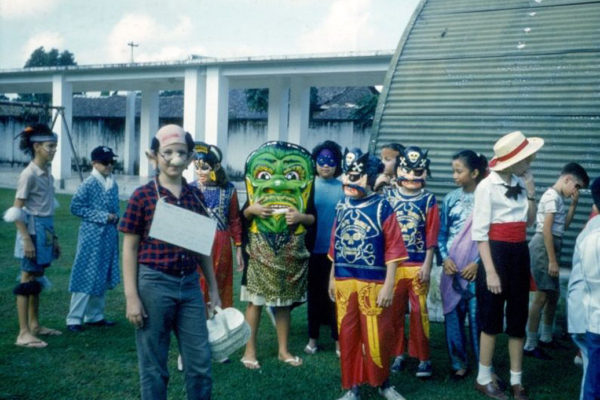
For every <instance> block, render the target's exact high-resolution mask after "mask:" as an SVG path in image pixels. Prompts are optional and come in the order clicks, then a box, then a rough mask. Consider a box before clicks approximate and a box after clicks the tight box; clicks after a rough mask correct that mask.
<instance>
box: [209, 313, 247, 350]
mask: <svg viewBox="0 0 600 400" xmlns="http://www.w3.org/2000/svg"><path fill="white" fill-rule="evenodd" d="M206 326H207V328H208V343H209V344H210V349H211V352H212V358H213V360H216V361H220V360H223V359H225V358H227V357H229V355H231V353H233V352H234V351H236V350H237V349H239V348H240V347H242V346H244V345H245V344H246V343H247V342H248V339H250V325H248V323H247V322H246V320H245V318H244V314H242V313H241V311H239V310H237V309H235V308H233V307H229V308H226V309H224V310H223V309H221V308H220V307H216V309H215V314H214V315H213V316H212V318H210V319H208V320H207V321H206Z"/></svg>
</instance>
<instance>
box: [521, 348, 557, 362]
mask: <svg viewBox="0 0 600 400" xmlns="http://www.w3.org/2000/svg"><path fill="white" fill-rule="evenodd" d="M523 354H525V355H526V356H527V357H535V358H537V359H538V360H552V357H550V356H549V355H548V354H546V352H545V351H544V350H542V349H540V348H539V347H534V348H533V349H532V350H525V349H523Z"/></svg>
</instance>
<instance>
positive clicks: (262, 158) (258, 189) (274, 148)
mask: <svg viewBox="0 0 600 400" xmlns="http://www.w3.org/2000/svg"><path fill="white" fill-rule="evenodd" d="M314 171H315V167H314V164H313V160H312V158H311V155H310V153H309V152H308V151H307V150H306V149H304V148H302V147H300V146H297V145H295V144H292V143H287V142H281V141H271V142H267V143H265V144H263V145H262V146H260V147H259V148H258V149H256V150H255V151H254V152H252V153H251V154H250V155H249V156H248V159H247V160H246V172H245V174H246V189H247V191H248V202H249V204H250V205H252V204H254V203H256V202H260V204H262V205H263V206H266V207H269V208H271V209H273V210H274V213H273V215H271V216H270V217H269V218H258V217H256V218H254V219H253V220H252V224H251V226H250V231H251V232H255V233H256V232H262V233H283V232H286V231H287V230H288V226H287V224H286V221H285V211H286V210H287V209H289V208H290V207H294V208H296V209H297V210H298V211H299V212H301V213H305V212H306V208H307V204H308V201H309V197H310V194H311V190H312V187H313V179H314V175H315V173H314ZM304 230H305V229H304V227H303V226H302V225H301V224H300V225H299V226H298V227H297V228H296V231H295V233H296V234H299V233H301V232H303V231H304Z"/></svg>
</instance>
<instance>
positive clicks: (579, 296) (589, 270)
mask: <svg viewBox="0 0 600 400" xmlns="http://www.w3.org/2000/svg"><path fill="white" fill-rule="evenodd" d="M590 191H591V193H592V200H593V205H592V211H593V212H594V213H595V216H594V217H592V218H590V220H589V221H588V223H587V224H586V226H585V228H584V229H583V231H582V232H581V233H580V234H579V236H577V241H576V242H575V250H574V252H573V268H572V269H571V275H570V276H569V286H568V294H567V316H568V322H569V333H570V334H571V338H572V339H573V342H575V344H576V345H577V347H578V348H579V350H580V352H581V358H582V361H583V377H582V379H581V394H580V396H579V398H580V399H581V400H584V399H598V398H600V368H599V367H598V366H599V365H600V302H599V301H598V299H600V252H599V251H598V249H600V216H598V211H599V210H600V178H596V179H594V181H593V182H592V185H591V186H590Z"/></svg>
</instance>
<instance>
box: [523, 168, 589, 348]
mask: <svg viewBox="0 0 600 400" xmlns="http://www.w3.org/2000/svg"><path fill="white" fill-rule="evenodd" d="M589 182H590V178H589V177H588V174H587V172H585V169H583V167H582V166H581V165H579V164H577V163H574V162H572V163H568V164H566V165H565V166H564V167H563V169H562V171H561V173H560V176H559V177H558V179H557V180H556V182H555V183H554V185H552V187H550V188H548V190H546V192H544V194H543V195H542V198H541V199H540V202H539V204H538V207H537V214H536V229H535V235H534V236H533V238H531V240H530V241H529V254H530V259H531V275H532V276H533V279H534V280H535V284H536V287H537V291H536V292H535V295H534V298H533V301H532V303H531V307H530V308H529V319H528V324H527V340H526V341H525V347H524V349H523V353H524V354H525V355H526V356H530V357H535V358H539V359H542V360H548V359H551V357H550V356H548V355H547V354H546V353H545V352H544V351H543V350H542V349H540V348H539V347H538V344H539V346H543V347H550V346H551V345H552V344H553V343H554V342H552V323H553V321H554V314H555V313H556V303H557V302H558V298H559V294H560V287H559V284H558V273H559V265H558V263H559V260H560V251H561V247H562V236H563V234H564V232H565V229H567V228H568V227H569V225H570V224H571V221H572V220H573V215H575V209H576V208H577V202H578V200H579V189H581V188H585V187H587V186H588V184H589ZM568 197H570V198H571V199H572V200H571V205H570V206H569V209H568V211H567V210H566V209H565V204H564V198H568ZM542 309H544V321H543V322H542V331H541V335H540V338H539V342H538V328H539V325H540V318H541V314H542Z"/></svg>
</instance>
